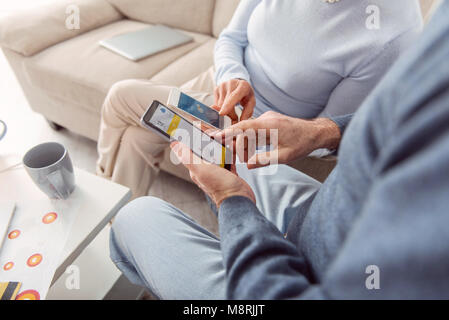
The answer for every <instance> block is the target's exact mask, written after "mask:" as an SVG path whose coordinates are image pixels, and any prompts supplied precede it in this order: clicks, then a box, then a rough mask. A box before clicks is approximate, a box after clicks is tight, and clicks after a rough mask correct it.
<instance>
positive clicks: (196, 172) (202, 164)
mask: <svg viewBox="0 0 449 320" xmlns="http://www.w3.org/2000/svg"><path fill="white" fill-rule="evenodd" d="M170 147H171V148H172V150H173V152H174V153H175V155H176V156H177V158H178V159H179V160H180V161H181V163H182V164H183V165H184V166H185V167H186V168H187V169H188V170H189V172H190V177H191V178H192V180H193V182H195V183H196V184H197V185H198V187H200V188H201V190H203V191H204V192H205V193H207V194H208V195H209V197H210V198H211V199H212V201H214V202H215V205H216V206H217V208H219V207H220V205H221V203H222V202H223V201H224V200H225V199H227V198H230V197H233V196H243V197H247V198H249V199H250V200H251V201H253V202H254V203H256V197H255V195H254V192H253V191H252V190H251V187H250V186H249V185H248V184H247V183H246V182H245V181H244V180H243V179H242V178H240V177H239V176H238V175H237V174H236V173H235V166H233V172H230V171H228V170H226V169H223V168H220V167H219V166H217V165H215V164H211V163H208V162H206V161H203V160H201V159H199V158H198V157H197V156H196V155H194V154H193V153H192V151H191V150H190V149H189V148H188V147H187V146H185V145H184V144H182V143H180V142H173V143H172V144H171V145H170Z"/></svg>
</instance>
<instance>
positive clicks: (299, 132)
mask: <svg viewBox="0 0 449 320" xmlns="http://www.w3.org/2000/svg"><path fill="white" fill-rule="evenodd" d="M262 132H263V133H265V135H266V139H264V138H265V137H263V136H262ZM215 138H217V139H223V140H225V141H226V142H229V141H230V139H233V138H236V142H235V145H234V147H235V150H236V153H237V156H238V157H239V159H240V161H243V162H246V163H247V164H248V168H249V169H254V168H259V167H264V166H267V165H269V164H274V163H276V164H277V163H280V164H286V163H289V162H291V161H292V160H295V159H299V158H302V157H305V156H307V155H308V154H310V153H311V152H312V151H314V150H316V149H320V148H328V149H336V148H337V147H338V144H339V142H340V139H341V134H340V130H339V128H338V126H337V125H336V124H335V123H334V122H333V121H332V120H330V119H326V118H318V119H314V120H303V119H298V118H293V117H288V116H285V115H282V114H280V113H277V112H273V111H268V112H266V113H264V114H263V115H262V116H260V117H259V118H257V119H253V120H246V121H241V122H239V123H237V124H234V125H233V126H231V127H229V128H227V129H225V130H223V131H220V132H218V133H216V134H215ZM256 139H257V140H256ZM264 140H265V141H264ZM269 144H271V145H272V146H273V150H271V151H267V152H264V153H259V154H256V146H262V145H269Z"/></svg>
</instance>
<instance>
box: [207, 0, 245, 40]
mask: <svg viewBox="0 0 449 320" xmlns="http://www.w3.org/2000/svg"><path fill="white" fill-rule="evenodd" d="M239 2H240V0H216V2H215V10H214V22H213V25H212V34H213V35H214V37H216V38H218V36H219V35H220V33H221V31H222V30H223V29H224V28H226V27H227V25H228V24H229V21H231V19H232V16H233V15H234V11H235V9H237V6H238V5H239Z"/></svg>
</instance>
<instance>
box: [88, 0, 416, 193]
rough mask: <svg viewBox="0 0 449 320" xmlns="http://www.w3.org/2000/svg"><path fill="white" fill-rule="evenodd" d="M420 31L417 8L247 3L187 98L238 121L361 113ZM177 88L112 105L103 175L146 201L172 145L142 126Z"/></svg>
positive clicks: (135, 85)
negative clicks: (149, 111)
mask: <svg viewBox="0 0 449 320" xmlns="http://www.w3.org/2000/svg"><path fill="white" fill-rule="evenodd" d="M421 28H422V20H421V14H420V7H419V3H418V1H417V0H413V1H411V0H395V1H390V0H358V1H351V0H340V1H332V0H328V1H323V0H302V1H293V0H242V1H241V2H240V4H239V6H238V8H237V10H236V12H235V14H234V16H233V18H232V20H231V22H230V24H229V25H228V27H227V28H226V29H225V30H224V31H223V32H222V34H221V35H220V37H219V39H218V41H217V43H216V48H215V72H214V69H213V68H211V69H210V70H208V71H207V72H205V73H203V74H201V75H199V76H198V77H197V78H195V79H193V80H191V81H189V82H188V83H186V84H185V85H183V86H182V87H181V88H180V89H181V90H182V91H184V92H186V93H187V94H189V95H191V96H193V97H194V98H196V99H198V100H200V101H202V102H204V103H205V104H207V105H213V104H216V105H217V106H218V107H219V108H220V110H221V111H220V113H221V114H222V115H229V116H230V117H231V118H233V119H234V120H236V119H237V118H236V114H235V105H236V104H240V105H241V106H242V107H243V111H242V114H241V118H240V120H242V119H248V118H250V117H251V116H259V115H261V114H262V113H264V112H266V111H269V110H272V111H276V112H280V113H283V114H285V115H289V116H293V117H301V118H315V117H328V116H335V115H341V114H347V113H351V112H354V111H356V110H357V108H358V107H359V106H360V105H361V103H362V101H363V100H364V99H365V98H366V97H367V96H368V95H369V93H370V91H371V90H372V89H373V88H374V87H375V86H376V84H377V83H378V82H379V80H380V79H381V78H382V76H383V75H384V74H385V73H386V71H387V70H388V69H389V68H390V66H391V65H392V64H393V63H394V61H395V60H396V59H397V57H398V56H399V55H400V54H401V53H402V52H403V51H404V50H405V49H406V48H407V47H408V46H409V45H410V44H411V43H413V41H414V39H415V37H416V35H417V34H418V33H419V32H420V30H421ZM170 89H171V88H170V87H169V86H165V85H160V84H157V83H154V82H151V81H143V80H126V81H123V82H119V83H117V84H116V85H114V86H113V87H112V88H111V90H110V92H109V94H108V96H107V98H106V101H105V103H104V107H103V111H102V123H101V129H100V130H101V131H100V137H99V144H98V151H99V160H98V166H97V171H98V174H100V175H102V176H105V177H107V178H111V179H112V180H114V181H116V182H118V183H121V184H124V185H126V186H128V187H130V188H131V189H132V192H133V196H134V197H138V196H142V195H145V194H147V192H148V189H149V187H150V185H151V183H152V182H153V180H154V178H155V175H156V174H157V172H158V170H159V164H160V162H161V161H162V159H163V152H164V150H165V149H166V147H167V142H166V141H164V140H162V139H161V138H159V137H158V136H157V135H155V134H153V133H152V132H150V131H148V130H146V129H144V128H142V127H140V124H139V120H140V117H141V116H142V114H143V113H144V111H145V110H146V108H147V107H148V105H149V104H150V103H151V101H153V100H155V99H157V100H159V101H167V97H168V94H169V91H170Z"/></svg>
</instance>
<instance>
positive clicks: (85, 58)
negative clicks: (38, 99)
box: [24, 20, 212, 113]
mask: <svg viewBox="0 0 449 320" xmlns="http://www.w3.org/2000/svg"><path fill="white" fill-rule="evenodd" d="M147 26H148V25H147V24H144V23H141V22H136V21H131V20H122V21H119V22H116V23H113V24H110V25H107V26H104V27H102V28H99V29H96V30H93V31H90V32H88V33H85V34H83V35H80V36H78V37H76V38H73V39H70V40H68V41H65V42H62V43H59V44H57V45H55V46H53V47H51V48H49V49H47V50H44V51H42V52H41V53H39V54H37V55H35V56H33V57H30V58H29V59H26V60H24V68H25V72H26V73H27V75H28V78H29V81H30V83H31V85H33V86H34V87H37V88H40V89H42V90H45V91H46V92H47V93H48V94H51V95H54V96H56V97H58V98H61V99H65V100H67V101H76V102H77V103H79V104H80V105H83V106H86V108H90V109H92V111H94V112H97V113H99V112H100V110H101V105H102V103H103V100H104V98H105V96H106V93H107V91H108V90H109V88H110V87H111V86H112V85H113V84H114V83H115V82H117V81H120V80H124V79H150V78H152V77H153V76H154V75H155V74H157V73H159V72H160V71H161V70H162V69H164V68H165V67H167V66H168V65H170V64H172V63H173V62H174V61H176V60H177V59H179V58H180V57H182V56H184V55H186V54H187V53H189V52H191V51H192V50H194V49H195V48H198V47H199V46H201V45H202V44H203V43H206V42H207V41H209V40H210V39H212V38H211V37H209V36H206V35H202V34H198V33H191V32H185V31H182V32H185V33H187V34H189V35H191V36H192V37H193V38H194V41H193V42H191V43H188V44H185V45H182V46H179V47H176V48H173V49H170V50H167V51H164V52H161V53H158V54H155V55H153V56H150V57H148V58H145V59H143V60H140V61H139V62H134V61H131V60H128V59H126V58H124V57H122V56H120V55H117V54H115V53H113V52H111V51H109V50H107V49H105V48H103V47H101V46H99V44H98V42H99V41H100V40H102V39H107V38H110V37H112V36H115V35H118V34H122V33H126V32H129V31H135V30H139V29H141V28H145V27H147ZM190 64H191V65H192V64H193V62H191V63H190ZM190 67H192V66H190Z"/></svg>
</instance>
